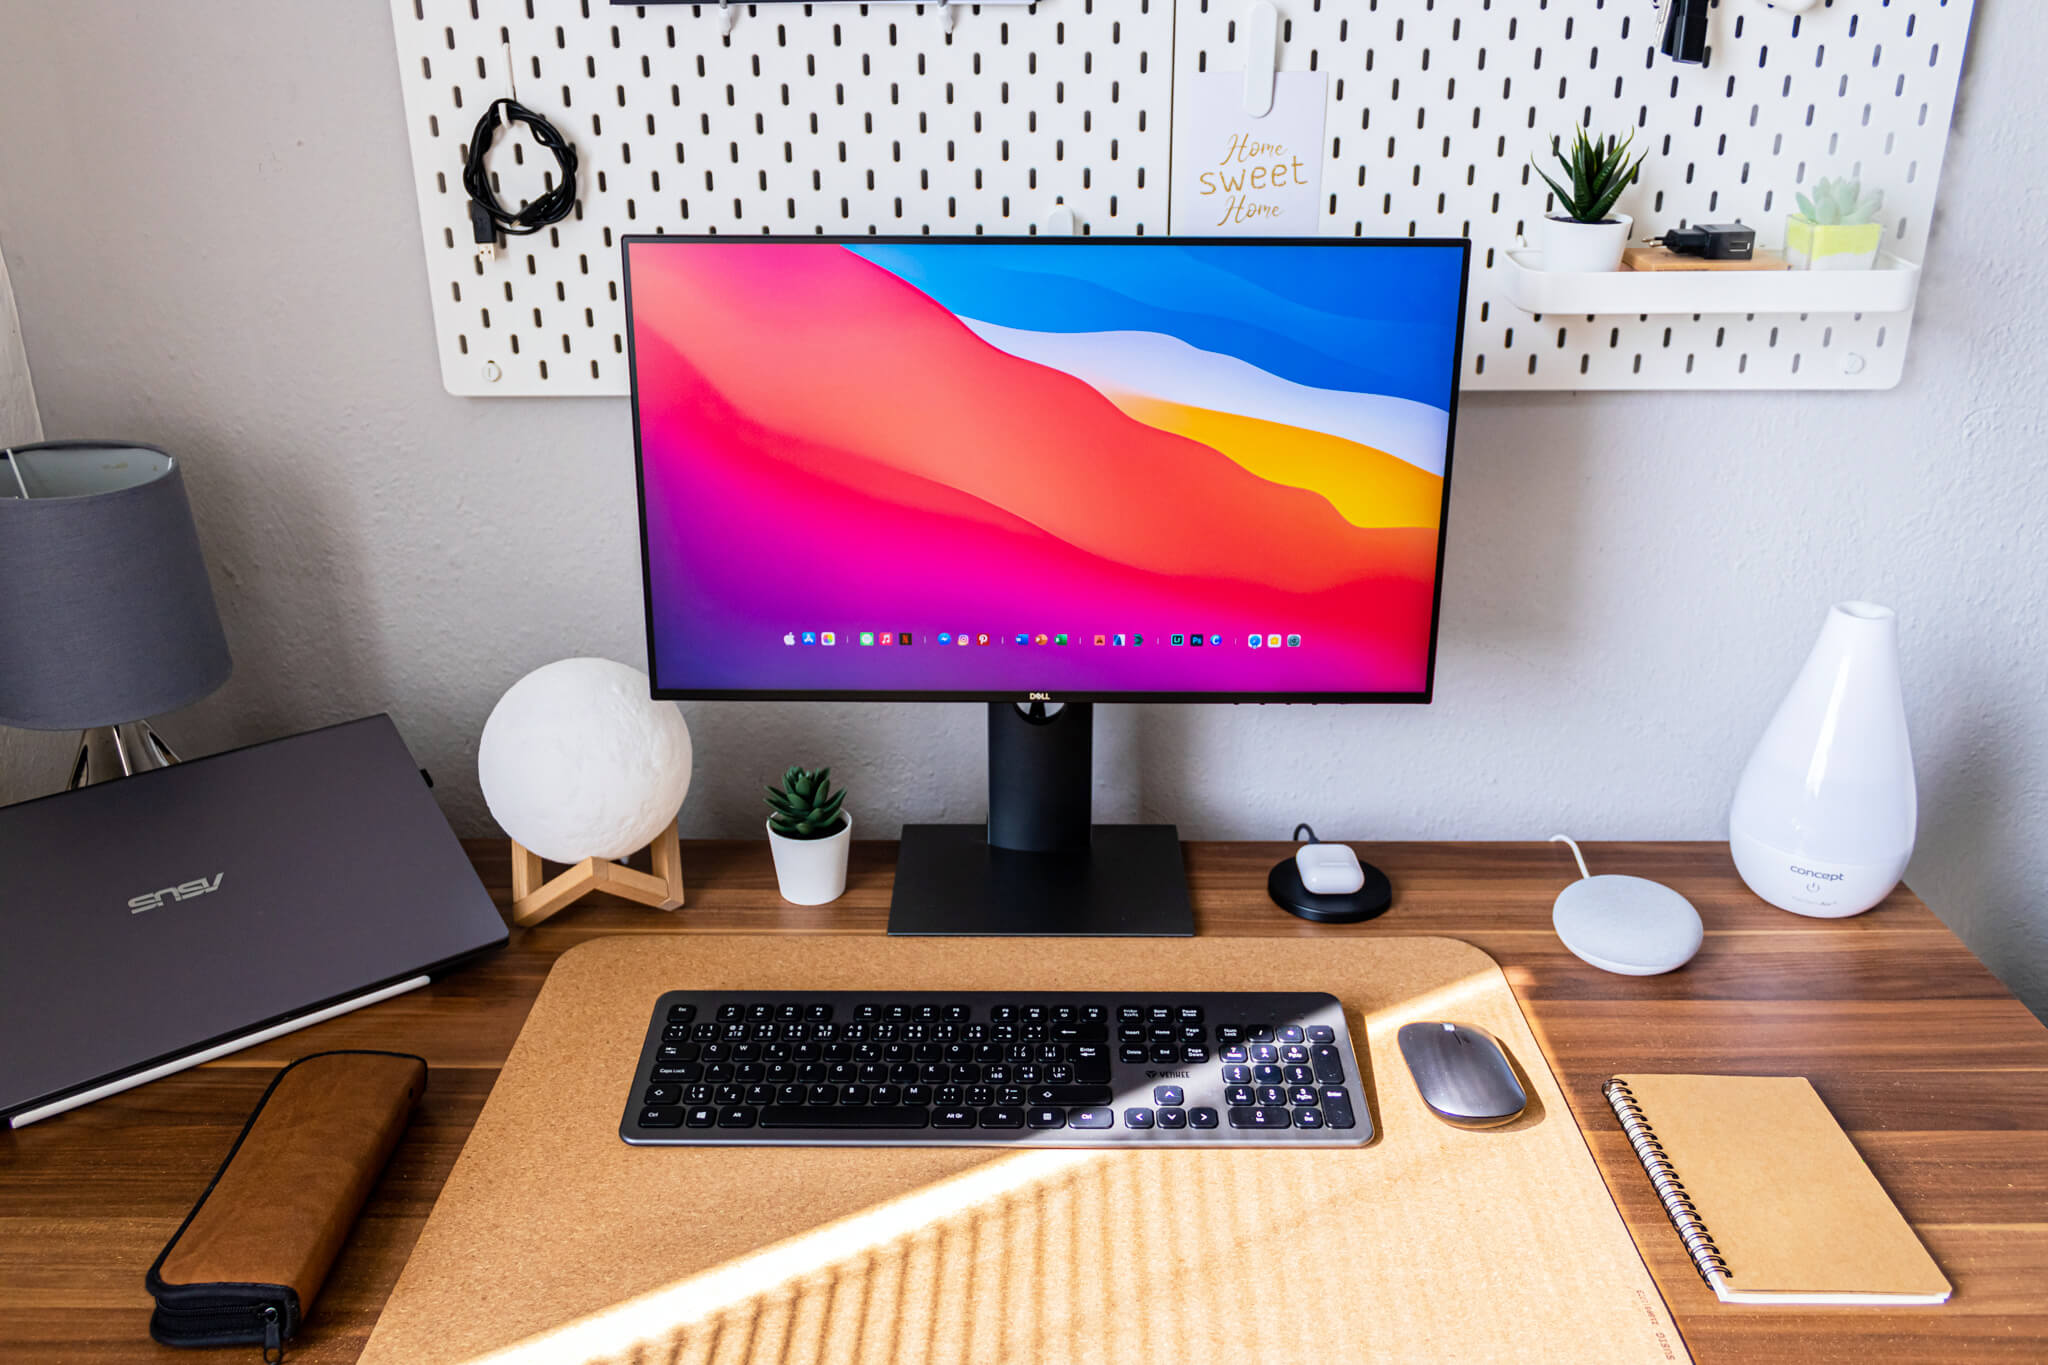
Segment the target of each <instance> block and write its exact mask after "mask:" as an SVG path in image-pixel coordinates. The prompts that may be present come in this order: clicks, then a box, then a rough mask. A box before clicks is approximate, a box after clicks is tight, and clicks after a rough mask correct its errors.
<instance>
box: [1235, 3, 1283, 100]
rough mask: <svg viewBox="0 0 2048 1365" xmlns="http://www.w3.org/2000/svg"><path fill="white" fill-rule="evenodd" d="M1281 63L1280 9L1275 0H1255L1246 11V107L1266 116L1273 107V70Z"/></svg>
mask: <svg viewBox="0 0 2048 1365" xmlns="http://www.w3.org/2000/svg"><path fill="white" fill-rule="evenodd" d="M1279 66H1280V11H1279V10H1277V9H1274V8H1273V6H1272V3H1271V0H1253V3H1252V7H1251V8H1250V9H1248V10H1246V11H1245V12H1244V111H1245V112H1246V113H1247V114H1250V115H1251V116H1252V117H1253V118H1264V117H1265V116H1266V115H1267V114H1269V113H1271V112H1272V111H1273V73H1274V72H1275V71H1277V70H1278V69H1279Z"/></svg>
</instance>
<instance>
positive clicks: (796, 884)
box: [768, 768, 853, 905]
mask: <svg viewBox="0 0 2048 1365" xmlns="http://www.w3.org/2000/svg"><path fill="white" fill-rule="evenodd" d="M845 803H846V791H845V789H844V788H841V789H840V790H838V791H833V790H832V770H831V769H830V768H819V769H818V770H817V771H815V772H813V771H812V770H810V769H808V768H791V769H790V770H789V771H788V772H786V773H784V774H783V775H782V785H781V786H779V787H770V788H768V810H769V816H768V848H769V850H770V851H771V852H772V853H773V854H774V856H775V883H776V885H777V886H778V887H780V888H781V891H782V898H783V899H784V900H786V901H788V902H790V903H791V904H792V905H823V904H825V903H826V902H827V901H835V900H838V899H839V898H840V897H841V896H842V895H844V894H845V893H846V855H847V851H848V847H849V846H850V845H851V844H852V842H853V817H852V816H851V815H849V814H847V813H846V811H845V810H844V809H843V807H844V806H845Z"/></svg>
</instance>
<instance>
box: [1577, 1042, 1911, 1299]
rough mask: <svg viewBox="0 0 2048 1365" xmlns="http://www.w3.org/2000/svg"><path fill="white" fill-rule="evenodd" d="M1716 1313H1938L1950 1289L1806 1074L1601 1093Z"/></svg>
mask: <svg viewBox="0 0 2048 1365" xmlns="http://www.w3.org/2000/svg"><path fill="white" fill-rule="evenodd" d="M1602 1093H1603V1094H1605V1095H1606V1097H1607V1102H1608V1104H1610V1105H1612V1106H1613V1108H1614V1113H1615V1116H1616V1117H1617V1118H1619V1119H1620V1120H1621V1127H1622V1131H1623V1132H1624V1133H1625V1134H1627V1136H1628V1141H1629V1145H1630V1146H1631V1147H1633V1148H1634V1149H1635V1153H1636V1158H1637V1160H1639V1161H1641V1162H1642V1163H1643V1169H1644V1170H1645V1171H1647V1172H1648V1173H1649V1176H1650V1183H1651V1185H1652V1186H1654V1187H1655V1188H1656V1191H1657V1198H1658V1200H1659V1201H1660V1202H1661V1203H1662V1204H1663V1205H1664V1212H1665V1213H1666V1214H1668V1215H1669V1216H1670V1218H1671V1223H1672V1226H1673V1227H1675V1228H1677V1229H1678V1236H1679V1239H1680V1240H1681V1241H1682V1242H1684V1243H1685V1249H1686V1252H1687V1254H1689V1255H1690V1256H1691V1257H1692V1261H1693V1264H1694V1265H1695V1266H1697V1267H1698V1268H1699V1272H1700V1274H1701V1275H1702V1276H1703V1277H1704V1278H1705V1279H1706V1282H1707V1284H1708V1285H1709V1286H1711V1287H1712V1288H1713V1291H1714V1293H1715V1295H1716V1296H1718V1297H1719V1298H1720V1300H1721V1301H1722V1302H1723V1303H1752V1304H1841V1305H1854V1304H1864V1305H1878V1304H1931V1303H1945V1302H1947V1300H1948V1296H1949V1293H1950V1287H1949V1282H1948V1280H1947V1278H1946V1277H1944V1276H1943V1275H1942V1273H1941V1268H1940V1267H1939V1266H1937V1265H1935V1263H1934V1258H1933V1257H1931V1256H1929V1255H1928V1254H1927V1249H1926V1248H1925V1247H1924V1246H1922V1245H1921V1244H1920V1239H1919V1238H1918V1237H1916V1236H1915V1235H1914V1233H1913V1229H1912V1227H1911V1226H1910V1225H1909V1224H1908V1223H1907V1222H1906V1219H1905V1217H1904V1215H1902V1214H1901V1213H1900V1212H1899V1210H1898V1206H1897V1205H1895V1204H1893V1203H1892V1201H1891V1197H1890V1196H1889V1195H1887V1194H1886V1193H1885V1192H1884V1187H1883V1186H1882V1185H1880V1184H1878V1183H1877V1177H1876V1176H1874V1175H1872V1174H1871V1172H1870V1167H1868V1166H1867V1165H1865V1164H1864V1162H1863V1158H1862V1157H1861V1156H1860V1155H1858V1153H1857V1151H1856V1148H1855V1146H1854V1145H1853V1144H1852V1143H1851V1142H1850V1141H1849V1135H1848V1134H1847V1133H1845V1132H1843V1131H1842V1126H1841V1124H1839V1123H1837V1122H1836V1121H1835V1117H1834V1115H1833V1114H1830V1113H1829V1112H1828V1107H1827V1105H1825V1104H1823V1103H1822V1102H1821V1098H1820V1096H1819V1095H1818V1094H1816V1093H1815V1092H1814V1089H1813V1086H1812V1085H1811V1084H1810V1083H1809V1082H1808V1081H1807V1080H1806V1078H1805V1077H1803V1076H1616V1077H1614V1078H1613V1079H1612V1080H1610V1081H1608V1082H1607V1085H1606V1086H1605V1088H1604V1089H1603V1091H1602Z"/></svg>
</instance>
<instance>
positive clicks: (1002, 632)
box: [626, 237, 1468, 701]
mask: <svg viewBox="0 0 2048 1365" xmlns="http://www.w3.org/2000/svg"><path fill="white" fill-rule="evenodd" d="M1467 249H1468V247H1467V244H1466V243H1465V242H1464V241H1462V240H1452V241H1441V240H1438V241H1431V240H1392V241H1361V240H1357V239H1341V238H1336V239H1330V240H1327V241H1322V240H1316V239H1288V240H1272V241H1261V240H1253V239H1235V240H1189V239H1185V238H1179V239H1160V238H1150V239H1148V238H1121V239H1118V238H1025V239H1017V238H1007V239H1005V238H967V239H958V238H956V239H951V240H947V239H934V238H928V237H920V238H910V239H891V238H876V237H862V238H851V239H832V238H822V239H821V238H815V237H813V238H785V239H774V238H765V239H764V238H755V239H751V240H750V239H744V238H723V237H714V238H674V237H658V238H631V239H628V241H627V243H626V280H627V289H626V299H627V308H628V330H629V333H630V337H631V347H632V353H631V361H632V375H633V414H634V428H635V433H636V439H637V441H638V446H639V462H640V463H639V468H640V504H641V532H642V539H643V552H644V563H645V574H646V593H647V623H648V658H649V664H650V672H651V673H652V675H653V680H654V686H655V691H656V693H657V695H660V696H668V697H778V696H780V697H800V698H858V697H897V698H906V699H908V698H926V699H960V700H984V699H985V700H1005V699H1018V700H1022V699H1028V698H1031V697H1034V696H1040V695H1043V696H1046V697H1048V698H1050V699H1052V700H1076V701H1082V700H1108V699H1124V700H1145V699H1162V700H1163V699H1180V700H1202V699H1205V698H1206V699H1215V700H1386V701H1426V700H1428V696H1429V689H1430V684H1431V674H1432V668H1433V663H1434V655H1435V634H1436V614H1437V595H1438V586H1439V576H1440V570H1441V566H1442V561H1443V527H1444V512H1445V508H1446V504H1447V497H1448V485H1449V476H1450V455H1451V434H1452V422H1453V416H1454V413H1455V411H1456V402H1457V373H1458V362H1459V342H1460V330H1461V324H1462V320H1463V316H1464V307H1463V304H1464V287H1465V272H1466V255H1467Z"/></svg>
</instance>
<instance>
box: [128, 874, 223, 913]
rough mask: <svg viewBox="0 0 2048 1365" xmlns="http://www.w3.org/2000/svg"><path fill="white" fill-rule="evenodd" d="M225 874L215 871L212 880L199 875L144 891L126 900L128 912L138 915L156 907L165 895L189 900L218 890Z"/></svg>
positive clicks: (178, 899) (180, 899) (162, 901)
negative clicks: (156, 889)
mask: <svg viewBox="0 0 2048 1365" xmlns="http://www.w3.org/2000/svg"><path fill="white" fill-rule="evenodd" d="M226 875H227V874H226V873H225V872H216V873H214V874H213V880H212V881H208V880H206V879H205V878H204V877H200V878H197V879H195V880H193V881H189V882H179V883H178V884H177V885H176V886H167V887H165V888H164V889H163V890H161V891H146V892H144V893H143V894H142V895H140V896H136V897H134V898H132V899H131V900H130V901H129V902H128V913H129V914H131V915H139V914H141V913H142V912H143V911H145V910H155V909H158V908H160V907H161V906H162V905H163V903H164V898H165V897H167V896H168V897H169V898H170V899H172V900H174V901H189V900H191V899H192V898H193V897H194V896H203V895H205V894H206V893H207V892H209V891H218V890H220V879H221V878H222V877H225V876H226Z"/></svg>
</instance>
